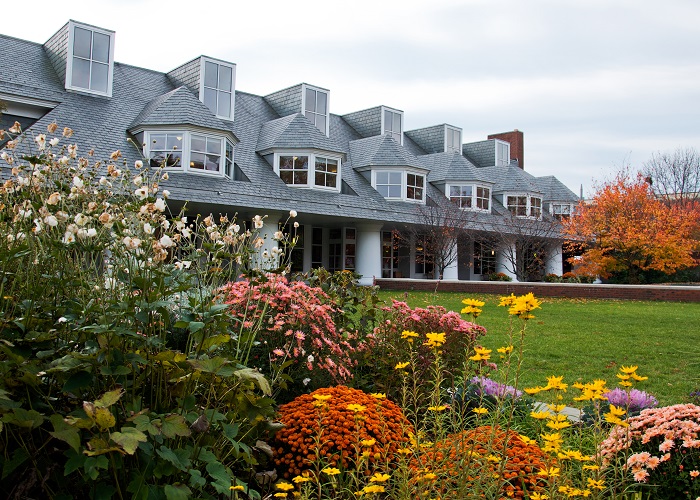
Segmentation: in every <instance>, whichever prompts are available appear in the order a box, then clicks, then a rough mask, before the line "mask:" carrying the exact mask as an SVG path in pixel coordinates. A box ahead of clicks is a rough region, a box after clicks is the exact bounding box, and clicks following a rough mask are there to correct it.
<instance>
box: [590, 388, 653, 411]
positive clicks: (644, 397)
mask: <svg viewBox="0 0 700 500" xmlns="http://www.w3.org/2000/svg"><path fill="white" fill-rule="evenodd" d="M603 396H605V397H606V398H607V399H608V402H609V403H610V404H611V405H615V406H621V407H623V408H627V411H628V412H637V411H642V410H644V409H646V408H654V407H655V406H656V405H658V404H659V402H658V401H657V400H656V398H655V397H654V396H652V395H651V394H648V393H646V392H644V391H640V390H638V389H630V391H629V392H627V391H625V390H624V389H622V388H620V387H618V388H616V389H613V390H612V391H608V392H606V393H605V394H603Z"/></svg>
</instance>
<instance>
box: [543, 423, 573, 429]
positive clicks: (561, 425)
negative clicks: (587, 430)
mask: <svg viewBox="0 0 700 500" xmlns="http://www.w3.org/2000/svg"><path fill="white" fill-rule="evenodd" d="M547 427H549V428H550V429H554V430H555V431H560V430H562V429H566V428H567V427H571V424H570V423H569V422H547Z"/></svg>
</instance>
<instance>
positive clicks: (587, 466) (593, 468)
mask: <svg viewBox="0 0 700 500" xmlns="http://www.w3.org/2000/svg"><path fill="white" fill-rule="evenodd" d="M598 469H600V466H599V465H584V466H583V470H598Z"/></svg>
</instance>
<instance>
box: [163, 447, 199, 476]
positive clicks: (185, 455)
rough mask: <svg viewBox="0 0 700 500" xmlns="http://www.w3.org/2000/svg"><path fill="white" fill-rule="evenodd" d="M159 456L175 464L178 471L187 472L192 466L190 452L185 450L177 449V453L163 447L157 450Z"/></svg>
mask: <svg viewBox="0 0 700 500" xmlns="http://www.w3.org/2000/svg"><path fill="white" fill-rule="evenodd" d="M156 453H158V456H159V457H160V458H162V459H163V460H165V461H167V462H170V463H171V464H173V465H174V466H175V467H176V468H177V469H178V470H181V471H186V470H187V469H188V467H189V466H190V464H191V462H190V459H189V452H188V451H187V450H183V449H177V450H175V451H173V450H171V449H170V448H168V447H167V446H161V447H160V448H159V449H157V450H156Z"/></svg>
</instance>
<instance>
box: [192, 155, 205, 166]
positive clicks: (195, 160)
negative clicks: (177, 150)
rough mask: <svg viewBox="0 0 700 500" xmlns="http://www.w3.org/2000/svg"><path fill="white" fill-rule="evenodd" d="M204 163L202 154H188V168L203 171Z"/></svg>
mask: <svg viewBox="0 0 700 500" xmlns="http://www.w3.org/2000/svg"><path fill="white" fill-rule="evenodd" d="M205 161H206V159H205V157H204V154H203V153H191V154H190V168H196V169H200V170H204V162H205Z"/></svg>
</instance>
